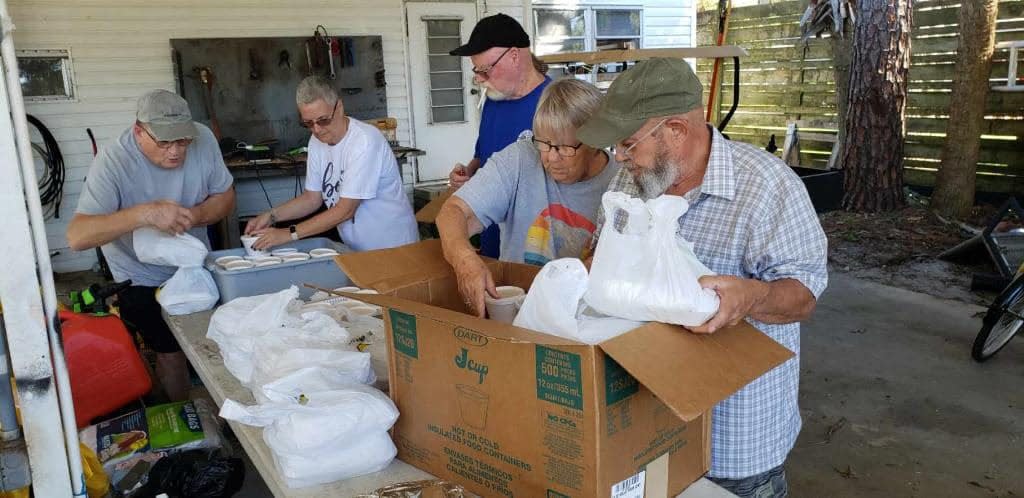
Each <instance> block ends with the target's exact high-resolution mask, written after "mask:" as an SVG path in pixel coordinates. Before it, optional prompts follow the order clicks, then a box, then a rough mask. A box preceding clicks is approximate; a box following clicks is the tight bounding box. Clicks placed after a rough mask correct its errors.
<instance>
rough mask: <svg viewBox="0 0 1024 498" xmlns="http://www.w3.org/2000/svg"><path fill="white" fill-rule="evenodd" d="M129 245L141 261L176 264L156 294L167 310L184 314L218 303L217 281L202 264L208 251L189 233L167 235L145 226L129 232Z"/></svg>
mask: <svg viewBox="0 0 1024 498" xmlns="http://www.w3.org/2000/svg"><path fill="white" fill-rule="evenodd" d="M132 246H133V247H134V248H135V256H136V257H138V258H139V261H141V262H143V263H149V264H152V265H163V266H177V267H178V271H176V272H174V275H173V276H171V278H170V279H168V280H167V282H164V284H163V285H162V286H161V287H160V292H159V294H157V298H156V299H157V301H158V302H160V306H162V307H163V308H164V310H166V311H167V313H168V314H170V315H186V314H189V313H195V312H197V311H204V310H208V309H210V308H212V307H213V305H214V304H217V299H220V293H219V292H218V291H217V284H216V283H215V282H214V281H213V276H211V275H210V272H208V271H206V269H205V268H203V259H205V258H206V254H207V253H208V252H209V250H208V249H207V248H206V244H204V243H203V241H201V240H199V239H197V238H195V237H194V236H192V235H190V234H188V233H183V234H179V235H170V234H167V233H164V232H161V231H159V230H156V229H154V228H148V227H147V228H140V229H138V230H136V231H135V232H134V233H133V234H132Z"/></svg>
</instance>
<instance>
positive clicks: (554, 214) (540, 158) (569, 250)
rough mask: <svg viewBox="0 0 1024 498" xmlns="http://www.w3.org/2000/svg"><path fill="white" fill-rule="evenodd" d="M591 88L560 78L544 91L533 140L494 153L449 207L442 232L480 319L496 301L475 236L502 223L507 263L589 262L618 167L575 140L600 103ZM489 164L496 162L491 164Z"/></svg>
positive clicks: (608, 156) (526, 136) (441, 219)
mask: <svg viewBox="0 0 1024 498" xmlns="http://www.w3.org/2000/svg"><path fill="white" fill-rule="evenodd" d="M602 98H603V95H602V94H601V91H600V90H598V89H597V88H596V87H594V86H593V85H591V84H589V83H586V82H583V81H580V80H576V79H561V80H557V81H554V82H552V83H551V84H549V85H548V86H547V88H545V89H544V93H543V94H541V97H540V101H539V102H538V104H537V112H536V114H534V118H533V132H532V135H531V134H529V133H524V135H523V136H521V137H520V139H519V140H518V141H516V142H515V143H513V144H512V145H509V146H508V147H506V148H505V149H502V150H501V151H499V152H497V153H495V154H494V155H493V156H491V158H490V159H489V160H488V166H487V167H485V168H482V169H481V170H480V171H478V172H477V174H476V175H474V176H473V177H472V178H471V179H470V180H469V181H468V182H466V184H465V185H463V186H462V188H460V189H459V190H458V191H456V192H455V194H454V195H453V196H452V197H451V198H450V199H449V200H448V201H447V202H446V203H445V205H444V207H443V208H442V209H441V212H440V213H439V214H438V217H437V227H438V230H439V232H440V234H441V243H442V247H443V249H444V255H445V259H446V260H447V261H448V263H449V264H451V265H452V268H454V269H455V273H456V276H457V277H458V280H459V291H460V292H461V293H462V296H463V298H464V299H465V300H466V302H467V304H468V305H470V306H471V307H472V308H473V309H474V310H475V311H476V312H477V314H479V315H480V316H483V312H484V293H485V292H486V293H488V294H490V295H491V296H493V297H497V292H496V291H495V288H494V278H493V276H492V275H491V274H490V272H489V271H488V270H487V266H486V265H485V264H484V262H483V260H482V259H481V258H480V256H479V255H478V254H477V252H476V250H474V249H473V247H472V246H471V245H470V243H469V237H470V236H472V235H473V234H476V233H480V232H481V231H482V230H483V229H485V228H487V227H488V226H490V225H492V224H495V223H501V224H502V225H503V227H502V230H501V259H502V260H506V261H513V262H519V263H529V264H535V265H543V264H544V263H547V262H548V261H550V260H552V259H557V258H580V259H586V258H588V257H589V256H590V255H589V250H590V240H591V238H593V235H594V229H595V223H594V220H595V218H596V215H597V211H598V209H600V206H601V195H602V194H604V192H605V190H607V188H608V183H609V182H610V181H611V179H612V177H614V176H615V173H616V172H618V170H619V164H618V163H617V162H615V158H614V157H613V156H612V155H611V154H608V152H606V151H604V150H602V149H595V148H593V147H590V146H588V145H586V144H584V143H582V142H581V141H580V140H579V139H577V138H576V130H577V129H578V128H579V127H580V126H581V125H582V124H583V123H584V122H586V120H587V118H589V117H590V116H591V115H592V114H593V113H594V112H595V111H597V108H598V107H599V106H600V105H601V100H602ZM491 163H494V164H493V165H492V164H491Z"/></svg>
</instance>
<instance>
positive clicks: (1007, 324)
mask: <svg viewBox="0 0 1024 498" xmlns="http://www.w3.org/2000/svg"><path fill="white" fill-rule="evenodd" d="M1022 325H1024V275H1020V276H1018V277H1017V278H1015V279H1014V280H1013V282H1011V283H1010V285H1009V286H1007V287H1006V290H1004V291H1003V292H1002V294H1000V295H999V297H997V298H996V300H995V301H994V302H993V303H992V306H990V307H989V309H988V313H986V314H985V320H984V322H983V323H982V326H981V331H979V332H978V337H976V338H975V339H974V347H973V348H971V356H972V357H973V358H974V359H975V361H985V360H987V359H989V358H991V357H992V356H993V355H995V354H996V353H998V352H999V350H1000V349H1003V347H1004V346H1006V344H1007V343H1009V342H1010V339H1013V336H1014V335H1016V334H1017V331H1018V330H1020V328H1021V326H1022Z"/></svg>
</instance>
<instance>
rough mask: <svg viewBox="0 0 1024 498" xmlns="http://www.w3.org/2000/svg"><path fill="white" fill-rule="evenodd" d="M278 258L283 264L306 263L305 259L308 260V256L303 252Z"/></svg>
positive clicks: (286, 254)
mask: <svg viewBox="0 0 1024 498" xmlns="http://www.w3.org/2000/svg"><path fill="white" fill-rule="evenodd" d="M279 257H280V258H281V261H283V262H285V263H290V262H292V261H306V260H307V259H309V254H306V253H304V252H292V253H285V254H282V255H281V256H279Z"/></svg>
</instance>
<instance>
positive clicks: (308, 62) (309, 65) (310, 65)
mask: <svg viewBox="0 0 1024 498" xmlns="http://www.w3.org/2000/svg"><path fill="white" fill-rule="evenodd" d="M310 43H312V41H311V40H306V43H304V44H303V45H305V46H306V76H312V75H313V56H312V54H310V53H309V52H310V51H309V44H310Z"/></svg>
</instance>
